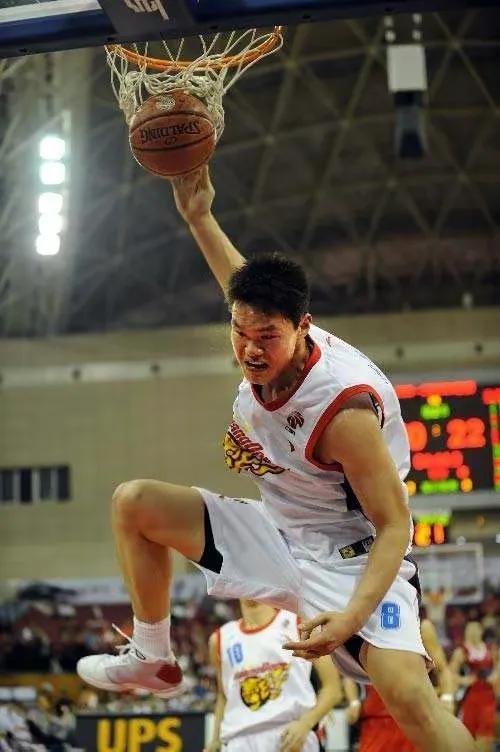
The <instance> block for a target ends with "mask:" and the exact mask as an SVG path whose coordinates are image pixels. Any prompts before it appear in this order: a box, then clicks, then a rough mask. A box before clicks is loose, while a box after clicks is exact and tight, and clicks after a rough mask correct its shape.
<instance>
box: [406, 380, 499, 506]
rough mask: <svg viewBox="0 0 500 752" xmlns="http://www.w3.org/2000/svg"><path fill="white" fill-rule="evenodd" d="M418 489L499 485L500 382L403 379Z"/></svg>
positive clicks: (411, 479) (411, 483)
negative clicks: (407, 380)
mask: <svg viewBox="0 0 500 752" xmlns="http://www.w3.org/2000/svg"><path fill="white" fill-rule="evenodd" d="M395 389H396V393H397V395H398V397H399V401H400V404H401V413H402V415H403V420H404V422H405V426H406V431H407V433H408V439H409V442H410V451H411V469H410V472H409V473H408V477H407V479H406V485H407V487H408V492H409V494H410V496H413V495H414V494H426V495H428V494H450V493H463V494H465V493H469V492H470V491H485V490H488V491H491V490H493V491H500V386H496V385H484V384H478V383H477V382H476V381H473V380H471V379H470V380H465V381H434V382H425V383H422V384H399V385H398V386H396V387H395Z"/></svg>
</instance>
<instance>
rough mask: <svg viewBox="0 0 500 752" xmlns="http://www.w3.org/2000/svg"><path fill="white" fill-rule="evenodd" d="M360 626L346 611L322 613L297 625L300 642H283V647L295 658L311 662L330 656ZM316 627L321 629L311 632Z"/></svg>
mask: <svg viewBox="0 0 500 752" xmlns="http://www.w3.org/2000/svg"><path fill="white" fill-rule="evenodd" d="M361 626H362V625H361V624H359V623H358V622H357V621H356V620H355V619H354V617H353V616H352V615H351V614H349V613H348V612H347V611H323V612H322V613H320V614H317V615H316V616H315V617H314V618H312V619H308V620H307V621H303V622H301V623H300V624H299V632H300V636H301V640H300V641H297V642H291V641H289V642H285V644H284V645H283V647H284V648H285V650H292V651H293V655H294V656H295V657H296V658H305V659H306V660H308V661H312V660H314V659H315V658H320V657H321V656H322V655H330V653H332V652H333V651H334V650H336V649H337V648H338V647H339V646H340V645H343V644H344V642H345V641H346V640H348V639H349V637H352V635H353V634H354V633H355V632H357V631H358V629H360V627H361ZM317 627H321V629H320V630H317V631H316V632H313V630H315V629H316V628H317Z"/></svg>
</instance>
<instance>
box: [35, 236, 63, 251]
mask: <svg viewBox="0 0 500 752" xmlns="http://www.w3.org/2000/svg"><path fill="white" fill-rule="evenodd" d="M60 249H61V236H60V235H38V236H37V239H36V252H37V253H38V255H39V256H56V255H57V254H58V253H59V251H60Z"/></svg>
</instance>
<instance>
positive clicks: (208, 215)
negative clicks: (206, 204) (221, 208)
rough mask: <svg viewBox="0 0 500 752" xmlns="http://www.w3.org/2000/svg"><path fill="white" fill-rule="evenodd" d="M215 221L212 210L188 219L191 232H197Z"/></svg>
mask: <svg viewBox="0 0 500 752" xmlns="http://www.w3.org/2000/svg"><path fill="white" fill-rule="evenodd" d="M212 220H213V214H212V210H211V209H209V210H208V211H206V212H201V213H199V214H195V215H194V216H189V217H186V222H187V225H188V227H189V229H190V230H191V231H196V230H197V229H198V228H200V227H203V226H204V225H206V224H207V223H209V222H211V221H212Z"/></svg>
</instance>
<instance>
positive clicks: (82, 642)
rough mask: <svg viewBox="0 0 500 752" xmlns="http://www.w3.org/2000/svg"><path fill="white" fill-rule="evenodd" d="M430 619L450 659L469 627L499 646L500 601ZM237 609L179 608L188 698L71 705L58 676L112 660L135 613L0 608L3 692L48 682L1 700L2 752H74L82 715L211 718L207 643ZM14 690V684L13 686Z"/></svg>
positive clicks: (198, 603) (50, 605) (438, 603)
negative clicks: (204, 714)
mask: <svg viewBox="0 0 500 752" xmlns="http://www.w3.org/2000/svg"><path fill="white" fill-rule="evenodd" d="M424 603H426V604H427V610H428V614H427V615H428V616H430V617H431V618H433V620H435V621H436V622H437V623H436V627H437V628H438V630H439V631H440V632H441V639H442V642H443V643H444V647H445V649H446V651H447V653H448V655H450V654H451V652H452V651H453V649H454V648H455V647H456V646H458V645H460V644H461V643H462V640H463V632H464V628H465V625H466V623H467V622H468V621H470V620H477V621H480V622H481V623H482V625H483V627H484V638H485V640H486V641H488V642H490V643H498V635H499V618H500V596H499V595H498V594H495V593H494V592H489V593H487V594H486V595H485V598H484V600H483V601H482V603H479V604H473V605H469V606H454V605H452V606H450V605H446V603H445V599H444V598H442V599H440V598H439V597H437V595H436V594H434V595H433V594H432V593H427V594H424ZM237 616H238V608H237V604H236V603H233V602H220V601H214V600H213V599H210V598H207V597H205V598H202V599H201V600H198V599H195V598H193V599H192V600H188V601H186V602H183V603H176V604H174V606H173V612H172V638H173V640H172V641H173V649H174V651H175V654H176V655H177V657H178V661H179V663H180V665H181V667H182V669H183V672H184V676H185V680H186V685H187V691H186V693H185V694H183V695H180V696H179V697H177V698H173V699H171V700H169V701H165V700H161V699H158V698H155V697H153V696H151V695H141V694H138V693H125V694H123V695H117V694H113V693H107V692H98V691H95V690H93V689H91V688H90V687H83V688H82V687H81V686H79V687H78V693H77V694H76V695H75V696H73V697H71V698H70V697H69V696H67V694H65V693H59V694H58V693H57V691H56V690H55V689H54V687H53V686H52V684H51V683H50V682H51V677H52V681H54V680H55V677H56V676H57V675H58V674H67V673H70V674H71V673H74V671H75V666H76V663H77V661H78V659H79V658H80V657H81V656H84V655H88V654H90V653H100V652H105V653H107V652H110V651H113V650H114V649H116V648H117V646H118V645H122V644H123V642H124V639H123V637H122V636H121V635H120V634H119V632H117V631H116V630H115V629H113V626H112V625H113V624H116V625H117V626H118V627H119V628H120V630H121V631H123V632H124V633H125V634H129V635H130V634H131V630H132V624H131V613H130V608H129V606H126V605H112V606H111V605H108V606H71V605H68V604H67V603H66V604H61V603H54V602H49V601H47V600H41V601H36V600H33V601H23V602H22V603H18V604H13V603H10V604H8V607H6V608H0V689H1V688H2V686H3V687H4V689H5V684H6V682H2V674H3V675H4V677H7V675H9V674H12V673H16V674H20V673H23V672H29V673H35V674H44V675H46V678H47V680H46V681H44V684H43V685H42V686H41V687H39V688H38V691H37V693H36V695H34V696H33V698H32V700H31V702H22V703H20V702H13V701H12V700H10V701H8V702H6V701H5V697H4V698H3V699H4V702H2V697H1V696H0V752H36V751H38V752H41V751H42V750H51V751H52V752H69V751H70V750H75V749H77V746H75V744H76V742H75V738H74V728H75V724H76V718H75V714H76V713H92V712H96V711H97V712H106V713H111V714H118V713H119V714H122V713H138V714H145V713H163V712H167V710H168V711H169V712H176V711H182V710H199V711H210V710H212V709H213V705H214V701H215V676H214V671H213V669H212V668H211V666H210V664H209V660H208V638H209V636H210V634H211V633H212V632H213V631H214V630H215V629H216V628H217V627H218V626H219V625H221V624H223V623H224V622H226V621H228V620H230V619H234V618H237ZM7 683H8V682H7Z"/></svg>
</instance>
